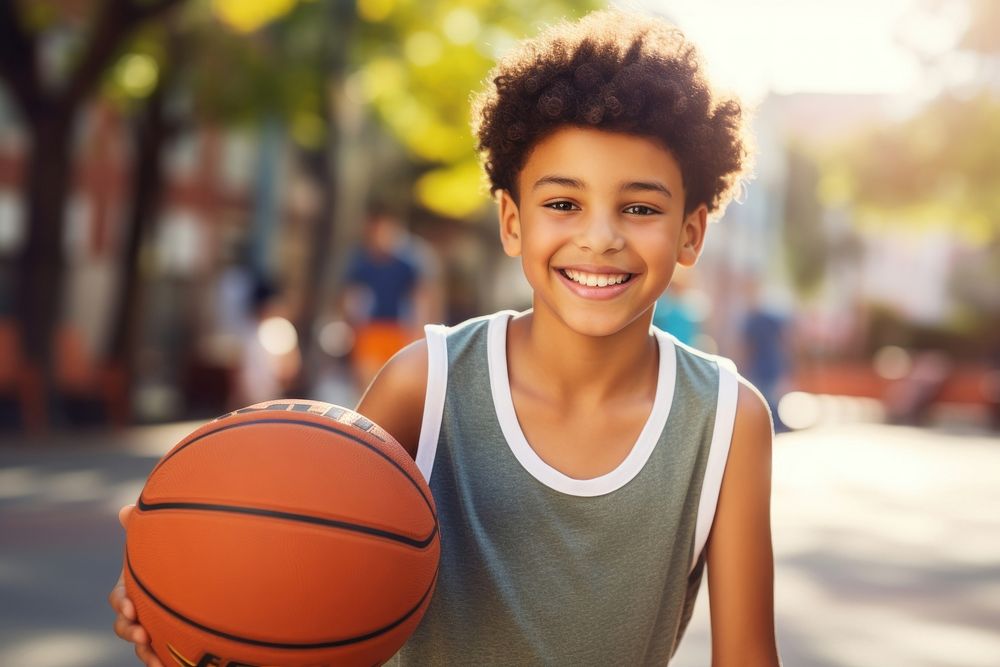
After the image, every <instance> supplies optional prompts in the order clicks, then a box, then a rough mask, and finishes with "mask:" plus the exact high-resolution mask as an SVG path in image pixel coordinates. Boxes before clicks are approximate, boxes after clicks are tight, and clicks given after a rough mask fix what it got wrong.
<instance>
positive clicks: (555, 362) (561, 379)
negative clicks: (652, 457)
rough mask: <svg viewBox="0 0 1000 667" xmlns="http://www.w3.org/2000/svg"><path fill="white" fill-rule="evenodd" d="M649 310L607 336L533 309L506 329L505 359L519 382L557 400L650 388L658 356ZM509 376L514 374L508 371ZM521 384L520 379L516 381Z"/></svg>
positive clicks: (585, 397)
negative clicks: (582, 330)
mask: <svg viewBox="0 0 1000 667" xmlns="http://www.w3.org/2000/svg"><path fill="white" fill-rule="evenodd" d="M651 319H652V313H650V314H649V315H643V316H642V317H640V318H638V319H636V320H635V321H634V322H632V323H630V324H629V325H628V326H626V327H625V328H624V329H622V330H621V331H619V332H617V333H615V334H612V335H609V336H599V337H596V336H586V335H583V334H580V333H577V332H575V331H573V330H571V329H569V328H568V327H567V326H566V325H565V324H564V323H563V322H562V321H561V320H559V319H558V318H555V317H553V316H552V315H551V314H550V313H546V312H545V311H537V310H536V311H533V312H531V313H529V314H527V315H525V316H522V317H519V318H517V319H515V320H514V321H512V322H511V324H510V327H509V328H508V337H507V352H508V363H511V364H514V365H515V366H517V368H518V371H519V372H517V376H518V379H519V380H523V383H524V384H530V385H531V386H533V387H536V388H543V387H544V392H545V393H546V394H550V395H551V396H553V397H560V398H575V399H578V400H584V401H586V402H589V401H587V400H586V399H587V398H588V397H589V398H592V399H594V400H595V401H600V400H604V399H606V398H608V397H621V396H622V395H623V394H629V393H633V392H640V393H645V389H648V387H647V385H646V382H648V381H650V380H651V381H652V383H653V385H652V386H653V387H655V383H656V377H657V374H658V364H657V360H658V359H659V352H658V346H657V342H656V338H655V337H654V336H653V335H652V334H650V331H649V328H650V321H651ZM511 375H512V378H513V377H514V373H512V374H511ZM518 383H519V384H522V382H521V381H519V382H518Z"/></svg>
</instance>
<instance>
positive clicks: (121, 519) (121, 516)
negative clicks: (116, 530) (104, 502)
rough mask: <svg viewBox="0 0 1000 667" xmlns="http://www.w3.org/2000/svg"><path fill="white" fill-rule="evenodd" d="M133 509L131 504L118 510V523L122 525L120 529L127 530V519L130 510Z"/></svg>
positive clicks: (130, 512)
mask: <svg viewBox="0 0 1000 667" xmlns="http://www.w3.org/2000/svg"><path fill="white" fill-rule="evenodd" d="M134 509H135V504H134V503H133V504H131V505H126V506H125V507H123V508H121V509H120V510H118V523H120V524H121V525H122V528H125V529H128V518H129V516H131V515H132V510H134Z"/></svg>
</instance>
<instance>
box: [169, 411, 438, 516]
mask: <svg viewBox="0 0 1000 667" xmlns="http://www.w3.org/2000/svg"><path fill="white" fill-rule="evenodd" d="M289 414H291V413H289ZM335 423H337V424H342V422H335ZM251 424H298V425H300V426H307V427H309V428H318V429H320V430H323V431H332V432H334V433H338V434H340V435H342V436H344V437H346V438H348V439H349V440H352V441H354V442H355V443H357V444H359V445H361V446H363V447H367V448H368V449H370V450H372V451H373V452H375V453H376V454H378V455H379V456H381V457H382V458H383V459H385V460H386V461H388V462H389V463H391V464H392V465H393V466H394V467H395V468H396V469H397V470H399V472H401V473H403V475H404V476H405V477H406V479H408V480H409V482H410V484H412V485H413V488H415V489H416V490H417V493H419V494H420V497H421V498H423V500H424V504H425V505H427V509H429V510H430V511H431V515H432V516H433V517H434V523H435V524H436V523H437V513H436V512H435V511H434V506H433V505H432V504H431V502H430V500H428V499H427V496H425V495H424V492H423V489H421V488H420V485H419V484H417V481H416V480H415V479H413V477H411V476H410V473H408V472H407V471H406V469H405V468H403V466H401V465H399V464H398V463H396V462H395V461H393V460H392V458H390V457H389V456H387V455H386V454H385V453H384V452H382V451H381V450H379V449H378V448H377V447H373V446H372V445H370V444H368V443H367V442H365V441H364V440H362V439H361V438H359V437H357V436H355V435H354V434H352V433H348V432H347V431H342V430H340V429H338V428H333V427H331V426H327V425H326V424H317V423H315V422H311V421H304V420H301V419H256V420H254V421H249V422H242V423H240V424H227V425H225V426H220V427H219V428H217V429H215V430H212V431H209V432H208V433H202V434H201V435H199V436H198V437H197V438H193V439H191V440H190V441H188V442H185V443H184V444H183V445H181V446H180V447H178V448H177V449H175V450H174V451H173V452H171V453H170V454H168V455H167V456H165V457H163V459H161V460H160V462H159V463H157V464H156V465H155V466H154V467H153V470H152V472H150V473H149V474H150V476H152V474H153V473H154V472H156V471H157V470H158V469H159V468H160V466H162V465H163V464H164V463H166V462H167V461H168V460H169V459H171V458H173V457H174V456H176V455H177V454H180V453H181V452H182V451H184V450H185V449H187V448H188V447H190V446H191V445H193V444H194V443H196V442H198V441H199V440H203V439H205V438H207V437H208V436H210V435H215V434H216V433H221V432H222V431H228V430H229V429H233V428H240V427H241V426H249V425H251Z"/></svg>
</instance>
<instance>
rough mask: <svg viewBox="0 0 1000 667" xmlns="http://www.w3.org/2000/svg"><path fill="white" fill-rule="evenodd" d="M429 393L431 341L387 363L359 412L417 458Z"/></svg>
mask: <svg viewBox="0 0 1000 667" xmlns="http://www.w3.org/2000/svg"><path fill="white" fill-rule="evenodd" d="M426 390H427V341H426V340H424V339H422V338H421V339H420V340H417V341H414V342H412V343H410V344H409V345H407V346H406V347H404V348H403V349H402V350H400V351H399V352H397V353H396V355H395V356H393V357H392V359H390V360H389V361H387V362H386V363H385V366H383V367H382V370H380V371H379V372H378V374H377V375H376V376H375V379H374V380H372V383H371V384H370V385H369V386H368V389H367V390H366V391H365V393H364V396H362V397H361V401H360V402H359V403H358V406H357V408H356V410H357V411H358V412H360V413H361V414H363V415H364V416H365V417H368V418H369V419H371V420H372V421H373V422H375V423H376V424H378V425H379V426H381V427H382V428H384V429H385V430H386V431H388V432H389V434H391V435H392V437H394V438H396V440H398V441H399V444H401V445H403V449H405V450H406V451H407V453H409V455H410V456H412V457H414V458H416V456H417V443H418V442H419V441H420V425H421V422H422V421H423V416H424V394H425V393H426Z"/></svg>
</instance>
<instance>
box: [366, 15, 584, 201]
mask: <svg viewBox="0 0 1000 667" xmlns="http://www.w3.org/2000/svg"><path fill="white" fill-rule="evenodd" d="M603 4H604V3H601V2H597V1H596V0H547V1H541V2H539V1H537V0H512V1H510V2H505V3H494V2H489V1H488V0H432V1H429V2H416V1H415V0H358V15H359V16H360V18H361V19H362V24H361V25H360V26H359V28H360V30H359V34H358V39H357V40H356V45H355V47H354V57H353V61H354V63H356V65H355V68H356V70H355V74H354V75H353V81H352V83H353V84H354V85H355V86H356V87H357V88H359V89H360V95H361V96H362V98H363V100H364V101H365V102H368V103H369V104H371V105H372V107H373V109H374V110H375V113H376V115H377V117H378V119H379V120H380V121H381V122H382V123H383V124H384V125H385V127H386V128H388V130H389V131H390V132H391V133H392V135H393V136H394V137H396V138H397V140H398V141H400V142H401V143H402V145H403V146H404V147H405V149H406V150H407V151H408V153H409V154H410V155H411V156H412V158H413V159H414V160H416V161H417V163H418V165H420V172H421V173H420V175H419V177H418V179H417V181H416V183H415V186H414V193H413V194H414V198H415V200H416V201H417V202H418V203H419V204H420V205H421V206H423V207H424V208H426V209H428V210H430V211H433V212H434V213H437V214H439V215H443V216H446V217H451V218H457V219H462V218H467V217H469V216H470V215H472V214H474V213H475V212H477V211H479V210H481V209H482V208H483V206H484V205H485V204H486V203H487V202H488V201H489V199H488V198H487V196H486V190H485V188H484V186H483V180H482V175H481V169H480V168H479V163H478V158H477V155H476V152H475V145H474V141H473V138H472V135H471V132H470V130H469V121H470V111H469V98H470V94H471V93H472V92H473V91H476V90H478V89H479V88H480V87H481V86H482V84H483V81H484V79H485V77H486V75H487V73H488V72H489V70H490V68H491V67H492V66H493V64H494V62H495V61H496V58H497V57H498V56H500V55H502V54H503V53H504V52H505V51H506V50H507V49H509V48H510V47H511V46H513V45H514V44H515V43H516V41H517V40H519V39H521V38H522V37H524V36H526V35H530V34H533V33H535V32H537V31H538V30H539V29H540V28H542V27H543V26H545V25H547V24H550V23H554V22H556V21H558V20H560V19H563V18H575V17H577V16H579V15H581V14H583V13H585V12H586V11H588V10H590V9H594V8H596V7H598V6H603Z"/></svg>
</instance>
